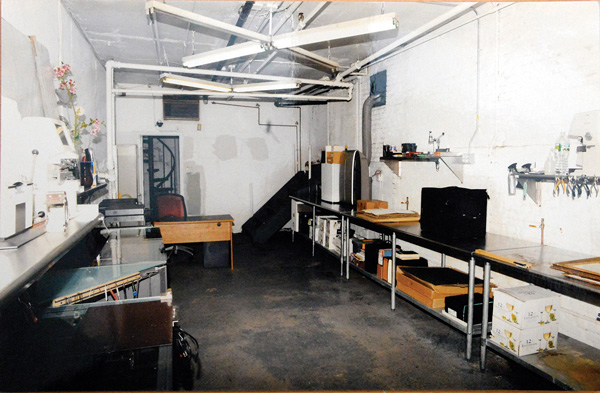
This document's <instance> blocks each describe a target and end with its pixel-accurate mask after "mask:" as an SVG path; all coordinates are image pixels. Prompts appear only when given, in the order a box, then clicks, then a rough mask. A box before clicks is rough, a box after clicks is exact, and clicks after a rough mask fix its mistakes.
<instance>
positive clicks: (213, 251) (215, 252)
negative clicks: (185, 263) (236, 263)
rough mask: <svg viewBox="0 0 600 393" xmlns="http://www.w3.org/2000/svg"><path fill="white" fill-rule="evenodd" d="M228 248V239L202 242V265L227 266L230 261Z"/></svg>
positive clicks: (229, 245) (208, 266) (229, 246)
mask: <svg viewBox="0 0 600 393" xmlns="http://www.w3.org/2000/svg"><path fill="white" fill-rule="evenodd" d="M230 248H231V244H230V242H228V241H225V242H206V243H202V257H203V264H204V267H207V268H211V267H229V266H230V263H231V262H230V261H231V259H230V258H231V256H230V254H229V252H230Z"/></svg>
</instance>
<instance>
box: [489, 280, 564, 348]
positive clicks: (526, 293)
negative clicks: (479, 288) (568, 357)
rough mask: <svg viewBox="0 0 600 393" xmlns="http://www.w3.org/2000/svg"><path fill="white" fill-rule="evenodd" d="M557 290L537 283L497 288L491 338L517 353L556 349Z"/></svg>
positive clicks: (495, 290)
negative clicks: (551, 289) (538, 285)
mask: <svg viewBox="0 0 600 393" xmlns="http://www.w3.org/2000/svg"><path fill="white" fill-rule="evenodd" d="M558 304H559V296H558V294H556V293H554V292H552V291H549V290H547V289H544V288H540V287H537V286H535V285H526V286H523V287H515V288H505V289H498V288H496V289H494V311H493V318H492V332H491V340H492V341H493V342H495V343H496V344H498V345H500V346H501V347H503V348H505V349H506V350H508V351H509V352H512V353H513V354H515V355H517V356H524V355H530V354H532V353H538V352H542V351H546V350H553V349H556V346H557V339H558V320H557V312H556V309H557V307H558Z"/></svg>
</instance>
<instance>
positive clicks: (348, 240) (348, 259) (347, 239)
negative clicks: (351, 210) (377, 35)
mask: <svg viewBox="0 0 600 393" xmlns="http://www.w3.org/2000/svg"><path fill="white" fill-rule="evenodd" d="M344 252H345V253H346V280H349V279H350V219H349V218H346V248H345V250H344Z"/></svg>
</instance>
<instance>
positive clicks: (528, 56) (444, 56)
mask: <svg viewBox="0 0 600 393" xmlns="http://www.w3.org/2000/svg"><path fill="white" fill-rule="evenodd" d="M493 7H494V5H493V4H485V5H483V6H482V7H481V8H480V9H478V10H477V13H478V14H479V15H484V14H486V13H488V12H489V15H486V16H482V17H481V18H480V19H478V20H475V21H472V22H470V23H466V22H468V21H469V20H471V19H473V18H474V17H475V16H476V15H475V13H474V12H472V13H470V14H468V15H466V16H464V17H462V18H461V19H459V20H457V21H455V22H453V23H452V24H451V25H449V26H448V27H446V28H444V29H442V30H440V31H438V32H435V33H433V34H431V35H430V36H428V37H426V38H425V39H424V40H421V41H418V42H417V43H415V44H413V45H410V46H408V47H407V48H404V49H403V50H402V51H401V53H399V54H397V55H395V56H392V57H390V58H387V59H384V60H383V61H380V62H379V63H376V64H374V65H372V66H371V67H370V68H369V69H368V74H369V75H372V74H374V73H376V72H378V71H381V70H387V104H386V105H385V106H382V107H378V108H375V109H374V110H373V122H372V128H373V134H372V143H373V152H374V154H373V156H374V157H375V158H374V161H375V162H373V163H372V164H371V173H373V172H374V171H375V170H377V169H380V170H381V171H382V176H381V178H380V179H381V182H379V181H378V180H377V178H374V181H373V197H374V198H375V199H383V200H387V201H389V202H390V207H392V208H405V205H403V204H401V202H404V201H405V200H406V198H407V197H408V198H409V208H410V209H411V210H416V211H419V210H420V191H421V188H422V187H445V186H462V187H467V188H485V189H487V191H488V194H489V196H490V200H489V202H488V220H487V228H488V231H489V232H493V233H497V234H501V235H506V236H511V237H517V238H521V239H525V240H529V241H533V242H540V240H541V233H540V229H539V228H533V227H531V226H532V225H533V226H537V227H539V224H540V222H541V219H542V218H544V222H545V224H546V228H545V233H544V243H545V244H547V245H550V246H555V247H559V248H563V249H568V250H572V251H576V252H582V253H588V254H594V255H600V230H599V229H598V226H597V224H595V223H597V222H599V220H600V209H599V208H598V199H597V198H596V197H592V198H590V199H586V198H585V196H584V197H582V198H579V199H575V200H572V199H571V198H567V197H566V196H560V197H556V198H555V197H553V195H552V188H553V184H550V183H545V184H542V186H541V193H542V202H541V206H538V205H536V204H535V203H534V202H533V201H532V200H531V199H530V198H525V199H523V195H522V193H519V192H518V193H517V195H514V196H509V195H508V191H507V174H508V171H507V167H508V165H510V164H511V163H513V162H517V163H519V165H522V164H525V163H535V164H536V165H537V167H538V168H540V169H541V168H543V166H544V162H545V160H546V157H547V155H548V151H549V150H550V148H551V147H552V146H553V144H554V142H555V141H556V139H557V138H558V136H559V134H560V132H561V131H565V132H567V133H568V132H569V129H570V126H571V122H572V120H573V117H574V116H575V114H577V113H581V112H589V111H598V110H600V73H599V71H600V47H599V39H600V26H599V20H600V17H599V15H600V10H599V5H598V3H595V2H594V3H592V2H557V3H554V2H553V3H516V4H513V5H509V6H507V4H502V3H501V4H500V5H499V7H500V8H501V10H499V11H498V12H493V10H494V8H493ZM359 83H360V88H357V89H356V90H357V91H359V92H360V93H359V94H360V99H359V101H360V105H356V103H349V104H335V105H336V106H338V107H342V106H343V107H344V109H341V108H336V110H335V111H332V110H330V111H329V114H330V117H329V124H330V127H329V129H330V138H331V139H332V140H333V142H334V143H337V144H341V145H343V144H349V143H353V142H352V141H354V139H355V127H353V126H352V125H349V126H347V127H344V130H346V132H347V133H346V134H340V132H339V129H338V128H336V126H335V125H334V124H338V123H340V122H344V121H347V119H348V118H351V117H352V118H355V119H356V121H357V122H360V117H361V111H360V110H357V108H360V107H361V106H362V102H364V100H365V99H366V97H367V95H368V93H369V78H368V77H362V78H361V80H360V82H359ZM330 105H331V104H330ZM353 114H354V115H353ZM359 124H360V123H359ZM429 131H432V134H433V136H434V137H437V136H439V135H441V133H442V132H444V133H445V135H444V137H442V139H441V147H449V148H450V149H451V151H453V152H457V153H471V154H472V155H473V160H472V162H473V163H472V164H468V165H465V166H464V183H462V184H461V183H460V181H459V180H458V179H457V178H456V177H455V176H454V175H452V173H451V172H450V171H449V170H448V168H446V167H445V166H444V165H443V164H442V165H440V168H439V171H436V168H435V164H433V163H406V162H403V163H402V164H401V176H397V175H396V174H394V173H393V172H392V171H391V170H390V168H388V167H387V166H386V165H385V164H384V163H383V162H379V159H378V157H379V156H380V155H381V151H382V145H383V144H384V143H385V144H390V145H396V146H398V147H399V146H400V145H401V143H403V142H412V143H416V144H417V146H418V150H419V151H432V150H433V149H432V146H431V145H428V143H427V141H428V134H429ZM591 132H592V134H593V137H594V140H593V143H596V144H597V147H596V150H594V149H593V148H592V149H590V150H589V153H586V154H587V155H589V157H586V158H587V159H588V165H587V167H586V168H585V169H586V171H587V173H588V174H597V175H600V166H599V165H598V160H597V158H596V157H599V156H600V150H597V149H598V148H600V143H598V142H599V141H600V130H598V129H597V128H596V129H595V130H591ZM347 141H349V142H347ZM590 143H592V142H590ZM420 251H421V252H422V253H423V254H425V255H426V256H427V257H428V258H429V259H430V261H431V262H432V263H433V264H439V263H440V262H439V261H440V257H439V255H437V254H434V253H428V252H427V251H426V250H420ZM449 259H450V258H449ZM449 265H451V266H456V267H458V268H461V269H462V270H465V269H466V266H465V264H464V263H462V262H459V261H453V260H450V261H449ZM493 280H494V282H495V283H496V284H498V285H500V286H515V285H519V284H521V283H519V282H517V281H516V280H512V279H508V278H506V277H501V276H499V275H494V277H493ZM562 303H563V313H562V315H561V325H560V326H561V328H560V329H561V332H564V333H566V334H568V335H570V336H572V337H575V338H577V339H579V340H582V341H585V342H587V343H590V344H591V345H594V346H596V347H599V348H600V325H599V322H597V321H596V320H595V319H596V316H597V314H598V313H599V312H600V308H598V307H593V306H590V305H587V304H584V303H581V302H578V301H575V300H573V299H570V298H567V297H564V296H563V297H562Z"/></svg>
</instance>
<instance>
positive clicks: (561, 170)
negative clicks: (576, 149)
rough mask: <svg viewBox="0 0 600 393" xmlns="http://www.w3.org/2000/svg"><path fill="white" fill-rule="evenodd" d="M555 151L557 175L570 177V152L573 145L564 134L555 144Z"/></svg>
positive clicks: (561, 134) (562, 133)
mask: <svg viewBox="0 0 600 393" xmlns="http://www.w3.org/2000/svg"><path fill="white" fill-rule="evenodd" d="M554 150H555V151H556V174H557V175H568V174H569V152H570V151H571V144H570V143H569V138H567V136H566V135H565V133H564V132H561V133H560V136H559V137H558V139H557V140H556V143H555V144H554Z"/></svg>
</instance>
